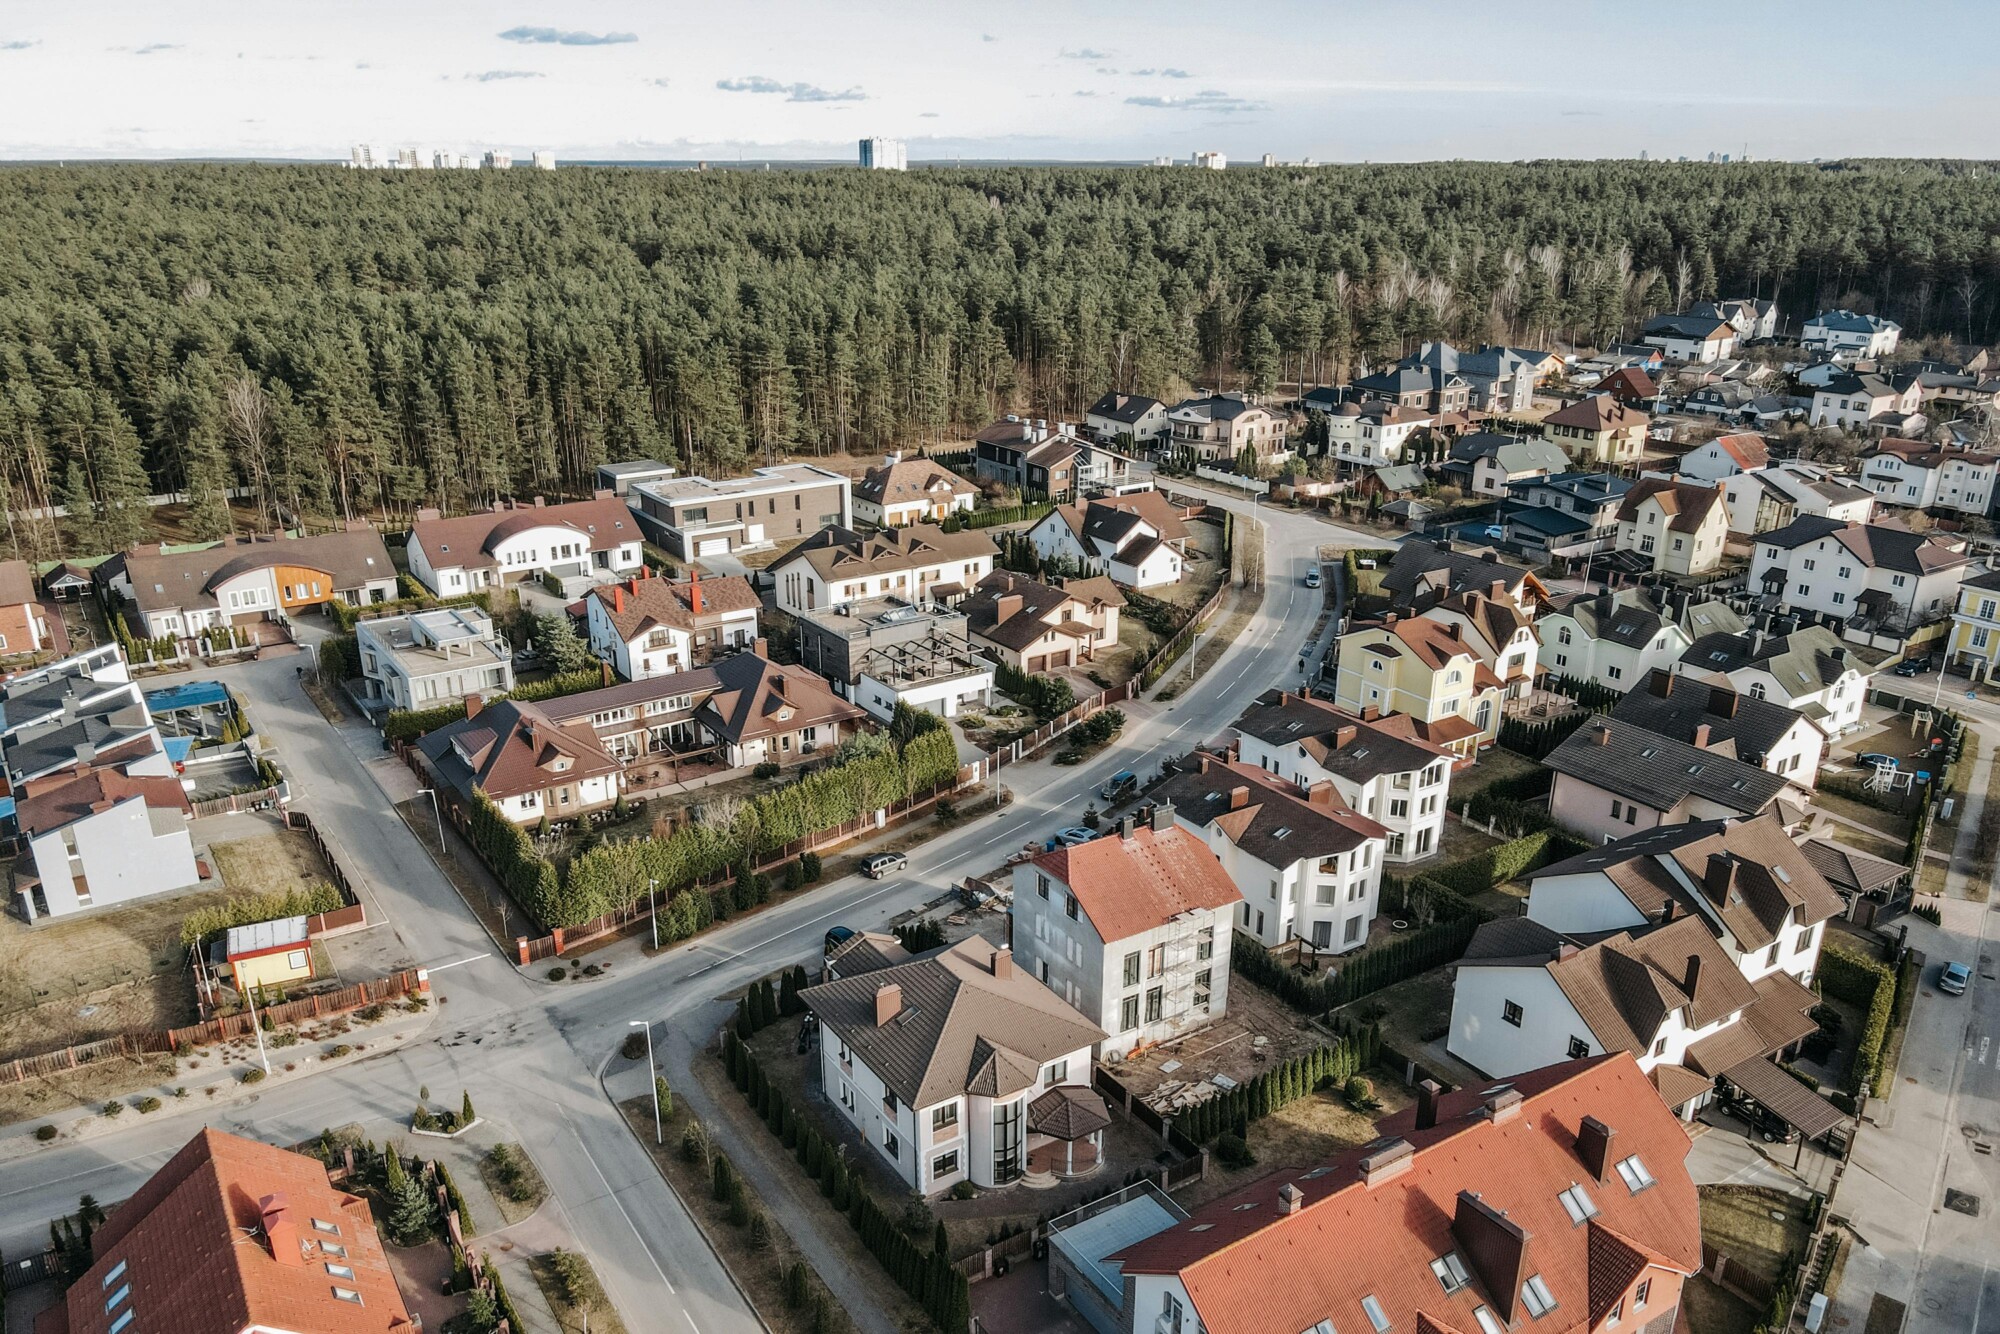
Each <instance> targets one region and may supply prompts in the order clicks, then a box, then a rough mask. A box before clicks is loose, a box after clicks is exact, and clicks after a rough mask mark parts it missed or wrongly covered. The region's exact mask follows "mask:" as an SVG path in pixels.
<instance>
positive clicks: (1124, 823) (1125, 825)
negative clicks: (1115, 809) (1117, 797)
mask: <svg viewBox="0 0 2000 1334" xmlns="http://www.w3.org/2000/svg"><path fill="white" fill-rule="evenodd" d="M1135 824H1136V822H1135V820H1134V817H1133V816H1132V815H1131V814H1129V813H1128V814H1125V815H1121V816H1119V817H1118V837H1120V838H1122V839H1124V840H1126V841H1127V842H1130V841H1131V839H1132V830H1133V828H1134V827H1135Z"/></svg>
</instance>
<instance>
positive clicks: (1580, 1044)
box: [1569, 1034, 1590, 1061]
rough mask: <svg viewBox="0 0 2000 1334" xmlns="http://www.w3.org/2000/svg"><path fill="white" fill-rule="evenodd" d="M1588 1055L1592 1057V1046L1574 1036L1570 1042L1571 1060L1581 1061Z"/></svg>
mask: <svg viewBox="0 0 2000 1334" xmlns="http://www.w3.org/2000/svg"><path fill="white" fill-rule="evenodd" d="M1588 1055H1590V1044H1589V1043H1588V1042H1585V1041H1584V1040H1583V1039H1582V1038H1580V1037H1577V1036H1575V1035H1574V1034H1572V1035H1571V1037H1570V1040H1569V1058H1570V1059H1571V1060H1572V1061H1580V1060H1582V1059H1583V1058H1584V1057H1586V1056H1588Z"/></svg>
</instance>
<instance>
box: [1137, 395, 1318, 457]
mask: <svg viewBox="0 0 2000 1334" xmlns="http://www.w3.org/2000/svg"><path fill="white" fill-rule="evenodd" d="M1167 429H1168V436H1167V440H1166V442H1165V443H1166V444H1167V446H1168V447H1170V448H1173V449H1175V450H1181V451H1187V452H1191V453H1192V454H1193V455H1194V457H1196V458H1197V459H1200V460H1202V461H1204V462H1214V461H1217V460H1220V461H1222V462H1224V463H1228V462H1232V461H1234V460H1235V459H1236V457H1237V456H1238V455H1240V454H1241V453H1242V452H1243V451H1244V450H1245V449H1246V448H1248V449H1251V450H1254V451H1255V452H1256V455H1257V459H1258V461H1259V462H1260V463H1262V462H1272V463H1275V462H1278V461H1279V460H1281V459H1284V458H1286V457H1288V456H1289V455H1290V454H1291V452H1292V451H1291V446H1290V445H1289V444H1287V443H1286V436H1287V434H1288V433H1289V431H1290V429H1291V421H1290V420H1289V419H1288V418H1287V417H1286V416H1284V415H1283V414H1281V413H1276V412H1272V411H1271V410H1270V409H1269V408H1264V407H1259V406H1257V405H1256V404H1254V403H1252V402H1250V401H1249V400H1248V399H1246V398H1244V397H1243V395H1241V394H1210V395H1208V396H1207V397H1205V398H1189V399H1183V400H1182V401H1181V402H1179V403H1176V404H1174V406H1173V408H1172V409H1171V410H1170V411H1169V412H1168V413H1167Z"/></svg>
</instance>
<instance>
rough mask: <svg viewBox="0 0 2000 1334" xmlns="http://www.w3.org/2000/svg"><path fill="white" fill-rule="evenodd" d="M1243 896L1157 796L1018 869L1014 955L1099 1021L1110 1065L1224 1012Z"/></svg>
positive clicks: (1017, 961)
mask: <svg viewBox="0 0 2000 1334" xmlns="http://www.w3.org/2000/svg"><path fill="white" fill-rule="evenodd" d="M1242 901H1243V895H1242V894H1241V893H1240V892H1238V889H1237V885H1236V882H1235V881H1233V880H1232V879H1231V877H1230V876H1229V875H1228V873H1227V872H1225V871H1224V869H1223V865H1222V863H1221V862H1220V861H1218V860H1216V854H1215V853H1213V852H1211V851H1209V847H1208V844H1207V843H1205V842H1204V841H1203V840H1202V837H1201V835H1200V834H1199V833H1191V832H1189V831H1188V830H1186V829H1183V828H1181V827H1180V826H1179V825H1177V824H1176V823H1175V822H1174V808H1173V807H1172V806H1171V805H1170V804H1167V802H1166V801H1165V800H1156V801H1154V802H1153V803H1151V804H1150V805H1148V806H1146V807H1143V808H1141V810H1140V812H1139V814H1138V815H1136V816H1133V815H1127V816H1125V817H1123V818H1122V819H1120V820H1119V821H1118V823H1117V824H1116V825H1114V826H1113V827H1112V828H1111V829H1110V830H1108V831H1107V832H1106V833H1105V834H1104V835H1103V836H1102V837H1100V838H1095V839H1092V840H1091V841H1090V842H1088V843H1082V844H1079V845H1077V846H1076V847H1073V848H1066V847H1057V848H1055V849H1053V850H1051V851H1048V852H1044V853H1041V854H1040V855H1038V856H1036V857H1034V858H1033V859H1032V860H1030V861H1026V862H1022V863H1019V864H1017V865H1016V866H1015V867H1014V907H1013V934H1012V936H1011V937H1010V938H1011V939H1012V940H1013V942H1014V961H1015V964H1016V965H1017V966H1018V967H1021V968H1024V969H1026V970H1027V971H1028V973H1029V974H1030V975H1031V976H1033V977H1035V978H1036V979H1038V980H1039V981H1040V982H1041V983H1042V984H1043V985H1044V986H1046V987H1048V988H1049V990H1051V991H1053V992H1054V993H1055V994H1056V995H1058V996H1060V997H1062V998H1063V999H1064V1000H1066V1001H1068V1002H1069V1003H1070V1004H1071V1005H1072V1006H1074V1007H1075V1008H1076V1009H1077V1010H1078V1011H1080V1012H1081V1013H1082V1015H1083V1017H1084V1018H1085V1019H1087V1020H1088V1021H1089V1022H1090V1023H1092V1024H1095V1025H1096V1026H1097V1027H1098V1028H1101V1029H1103V1030H1104V1032H1105V1034H1106V1037H1105V1041H1104V1044H1103V1049H1102V1051H1101V1052H1100V1055H1101V1056H1102V1057H1103V1058H1104V1059H1105V1060H1107V1061H1115V1060H1117V1059H1118V1058H1119V1057H1121V1056H1123V1055H1124V1054H1125V1053H1127V1052H1131V1051H1135V1050H1137V1049H1140V1048H1143V1047H1145V1046H1147V1045H1149V1044H1151V1043H1155V1042H1165V1041H1170V1040H1171V1039H1174V1038H1178V1037H1181V1036H1183V1035H1185V1034H1188V1033H1191V1032H1193V1031H1194V1030H1196V1029H1198V1028H1203V1027H1206V1026H1207V1025H1208V1024H1211V1023H1213V1022H1214V1021H1215V1020H1217V1019H1220V1018H1221V1017H1222V1016H1223V1015H1224V1014H1225V1013H1226V1012H1227V1011H1228V1009H1229V949H1230V944H1231V939H1232V937H1233V935H1234V934H1235V933H1234V932H1233V931H1232V930H1231V923H1233V922H1234V921H1235V919H1236V910H1237V905H1238V904H1239V903H1241V902H1242Z"/></svg>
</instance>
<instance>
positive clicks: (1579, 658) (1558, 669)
mask: <svg viewBox="0 0 2000 1334" xmlns="http://www.w3.org/2000/svg"><path fill="white" fill-rule="evenodd" d="M1536 628H1537V630H1538V631H1539V633H1540V634H1541V637H1542V666H1543V667H1544V668H1546V669H1547V670H1548V671H1550V672H1552V673H1554V674H1555V675H1557V676H1567V677H1571V678H1573V679H1575V680H1578V681H1588V682H1590V683H1591V684H1592V685H1599V686H1604V687H1607V688H1608V689H1612V690H1630V689H1632V688H1633V686H1635V685H1637V684H1638V683H1639V682H1640V681H1643V680H1645V679H1646V675H1647V673H1649V672H1651V671H1652V670H1653V669H1654V668H1656V667H1672V665H1673V664H1674V663H1675V662H1678V661H1679V660H1680V656H1681V654H1683V653H1685V652H1686V651H1687V647H1688V644H1689V643H1690V642H1692V641H1691V640H1690V639H1689V637H1688V633H1687V631H1685V630H1683V629H1681V628H1680V627H1679V626H1678V625H1676V624H1674V622H1673V621H1672V620H1671V619H1669V618H1668V617H1666V616H1663V615H1661V614H1660V612H1659V611H1658V610H1657V609H1656V608H1655V607H1654V606H1653V604H1652V603H1651V602H1650V601H1648V600H1647V598H1646V595H1645V593H1644V591H1643V590H1640V589H1636V588H1626V589H1620V590H1619V591H1617V592H1615V593H1568V594H1564V595H1562V596H1560V597H1557V598H1555V599H1553V600H1552V601H1551V602H1550V603H1549V605H1548V607H1546V608H1545V609H1544V610H1543V612H1542V614H1541V616H1539V617H1538V618H1537V619H1536ZM1558 688H1560V687H1558Z"/></svg>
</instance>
